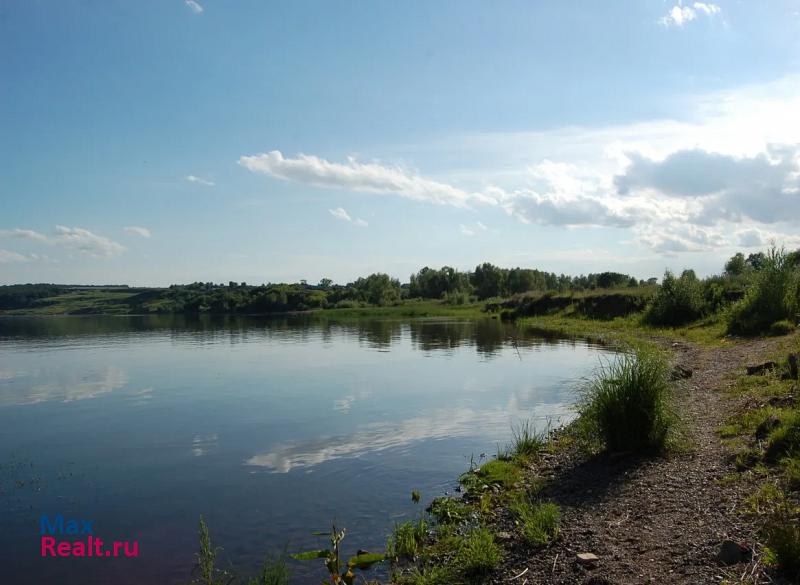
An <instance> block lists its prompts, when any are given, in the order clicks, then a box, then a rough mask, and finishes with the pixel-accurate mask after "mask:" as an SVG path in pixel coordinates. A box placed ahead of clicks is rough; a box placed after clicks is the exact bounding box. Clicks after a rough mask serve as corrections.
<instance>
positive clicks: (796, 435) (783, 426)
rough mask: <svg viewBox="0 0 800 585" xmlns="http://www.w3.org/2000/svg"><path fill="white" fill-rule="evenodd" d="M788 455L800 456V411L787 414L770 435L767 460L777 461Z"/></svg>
mask: <svg viewBox="0 0 800 585" xmlns="http://www.w3.org/2000/svg"><path fill="white" fill-rule="evenodd" d="M786 455H788V456H800V410H794V411H792V412H790V413H788V414H786V415H785V416H784V417H783V418H782V419H781V421H780V424H779V426H778V427H777V428H776V429H775V430H774V431H772V433H770V435H769V446H768V447H767V452H766V458H767V460H769V461H777V460H778V459H780V458H781V457H782V456H786Z"/></svg>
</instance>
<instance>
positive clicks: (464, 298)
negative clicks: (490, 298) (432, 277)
mask: <svg viewBox="0 0 800 585" xmlns="http://www.w3.org/2000/svg"><path fill="white" fill-rule="evenodd" d="M442 298H443V299H444V302H445V303H447V304H448V305H468V304H469V303H470V301H471V300H472V299H471V297H470V294H469V292H467V291H465V290H454V291H450V292H446V293H444V294H443V295H442Z"/></svg>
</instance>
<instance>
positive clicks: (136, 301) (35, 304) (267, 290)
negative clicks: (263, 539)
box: [0, 263, 640, 315]
mask: <svg viewBox="0 0 800 585" xmlns="http://www.w3.org/2000/svg"><path fill="white" fill-rule="evenodd" d="M639 284H640V283H638V282H637V281H636V279H633V278H631V277H630V276H628V275H624V274H618V273H614V272H605V273H601V274H596V275H595V274H590V275H588V276H579V277H569V276H565V275H563V274H562V275H556V274H553V273H548V272H542V271H539V270H533V269H527V268H512V269H505V268H500V267H497V266H494V265H492V264H489V263H483V264H481V265H479V266H477V267H476V268H475V270H474V271H473V272H460V271H458V270H456V269H454V268H451V267H449V266H444V267H442V268H441V269H433V268H429V267H427V266H426V267H425V268H423V269H422V270H420V271H419V272H417V273H415V274H412V275H411V277H410V279H409V283H408V284H401V283H400V281H399V280H397V279H396V278H392V277H390V276H389V275H387V274H382V273H375V274H370V275H368V276H365V277H361V278H357V279H356V280H354V281H353V282H350V283H348V284H346V285H338V284H334V283H333V282H332V281H331V280H330V279H329V278H323V279H322V280H321V281H320V282H319V283H318V284H316V285H314V284H309V283H307V282H306V281H300V282H299V283H293V284H287V283H278V284H274V283H272V284H262V285H255V286H253V285H248V284H247V283H244V282H241V283H238V282H229V283H227V284H217V283H213V282H194V283H192V284H187V285H172V286H170V287H168V288H136V289H134V288H129V287H127V286H97V287H88V286H72V285H56V284H27V285H12V286H0V312H3V313H11V314H39V315H55V314H151V313H186V314H199V313H211V314H268V313H284V312H293V311H309V310H331V309H345V310H354V309H365V308H367V309H369V308H374V307H379V308H382V307H395V306H402V305H404V304H405V303H407V302H409V301H413V300H417V301H419V300H422V301H435V302H436V303H438V304H439V305H438V306H439V307H442V308H445V307H448V306H452V307H462V306H468V305H473V304H474V303H475V302H476V301H477V299H481V300H483V299H489V298H495V297H503V296H507V295H512V294H520V293H525V292H529V291H540V292H544V291H567V290H584V289H587V288H596V287H603V286H633V287H636V286H639ZM429 306H431V305H429Z"/></svg>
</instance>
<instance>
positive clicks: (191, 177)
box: [184, 175, 215, 187]
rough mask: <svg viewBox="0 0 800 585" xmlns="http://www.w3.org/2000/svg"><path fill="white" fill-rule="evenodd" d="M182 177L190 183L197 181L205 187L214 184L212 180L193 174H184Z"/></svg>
mask: <svg viewBox="0 0 800 585" xmlns="http://www.w3.org/2000/svg"><path fill="white" fill-rule="evenodd" d="M184 179H186V180H187V181H189V182H190V183H198V184H200V185H205V186H206V187H213V186H214V184H215V183H214V181H209V180H207V179H203V178H201V177H197V176H195V175H186V176H185V177H184Z"/></svg>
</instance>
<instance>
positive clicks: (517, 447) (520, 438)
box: [511, 420, 547, 459]
mask: <svg viewBox="0 0 800 585" xmlns="http://www.w3.org/2000/svg"><path fill="white" fill-rule="evenodd" d="M546 439H547V433H546V432H541V431H537V430H536V427H535V426H534V424H533V421H532V420H523V421H520V422H518V423H516V424H513V425H511V452H512V453H513V455H514V456H515V457H521V458H526V459H530V458H531V457H535V456H536V455H538V454H539V452H540V451H541V450H542V449H543V448H544V445H545V443H546Z"/></svg>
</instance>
